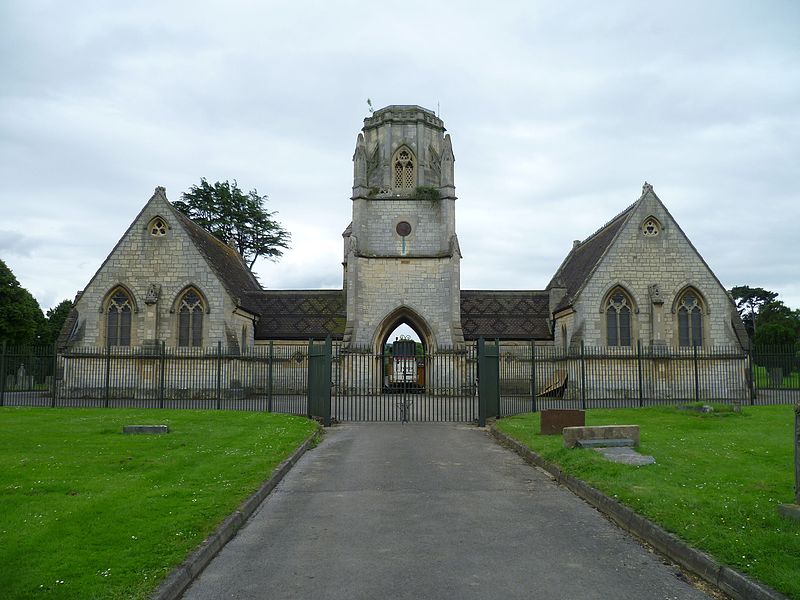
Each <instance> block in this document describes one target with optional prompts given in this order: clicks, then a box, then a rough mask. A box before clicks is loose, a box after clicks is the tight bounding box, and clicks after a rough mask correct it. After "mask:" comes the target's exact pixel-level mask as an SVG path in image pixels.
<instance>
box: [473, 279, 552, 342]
mask: <svg viewBox="0 0 800 600" xmlns="http://www.w3.org/2000/svg"><path fill="white" fill-rule="evenodd" d="M549 304H550V294H549V292H547V291H538V290H537V291H516V290H515V291H496V290H461V328H462V330H463V332H464V339H465V340H476V339H478V338H479V337H484V338H486V339H495V338H498V339H501V340H551V339H553V338H552V335H551V333H550V325H549V321H548V318H549V317H550V309H549Z"/></svg>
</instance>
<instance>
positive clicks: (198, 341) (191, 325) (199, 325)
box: [178, 289, 205, 348]
mask: <svg viewBox="0 0 800 600" xmlns="http://www.w3.org/2000/svg"><path fill="white" fill-rule="evenodd" d="M204 311H205V307H204V306H203V300H202V299H201V298H200V294H198V293H197V292H196V291H195V290H193V289H190V290H188V291H187V292H186V293H185V294H184V295H183V297H182V298H181V301H180V303H179V305H178V346H183V347H192V348H197V347H199V346H202V345H203V312H204Z"/></svg>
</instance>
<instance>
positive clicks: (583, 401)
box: [581, 340, 586, 410]
mask: <svg viewBox="0 0 800 600" xmlns="http://www.w3.org/2000/svg"><path fill="white" fill-rule="evenodd" d="M583 356H584V343H583V340H581V408H582V409H583V410H586V368H585V365H584V358H583Z"/></svg>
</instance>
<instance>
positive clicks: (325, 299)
mask: <svg viewBox="0 0 800 600" xmlns="http://www.w3.org/2000/svg"><path fill="white" fill-rule="evenodd" d="M245 297H246V300H247V305H249V306H253V308H254V311H255V312H256V313H258V314H259V315H261V318H260V319H259V320H258V322H257V323H256V331H255V338H256V339H257V340H307V339H309V338H314V339H323V338H325V337H327V336H329V335H330V336H331V338H332V339H334V340H341V339H342V336H343V335H344V326H345V321H346V318H347V310H346V306H345V297H344V291H342V290H262V291H258V292H248V293H247V294H245Z"/></svg>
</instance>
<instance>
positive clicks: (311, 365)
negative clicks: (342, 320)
mask: <svg viewBox="0 0 800 600" xmlns="http://www.w3.org/2000/svg"><path fill="white" fill-rule="evenodd" d="M332 345H333V344H332V341H331V338H330V336H328V337H327V338H325V341H324V342H323V343H321V344H320V345H319V346H317V345H316V344H314V341H313V340H309V342H308V402H307V404H308V416H309V418H311V417H320V418H321V419H322V424H323V425H324V426H325V427H330V425H331V362H332Z"/></svg>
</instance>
